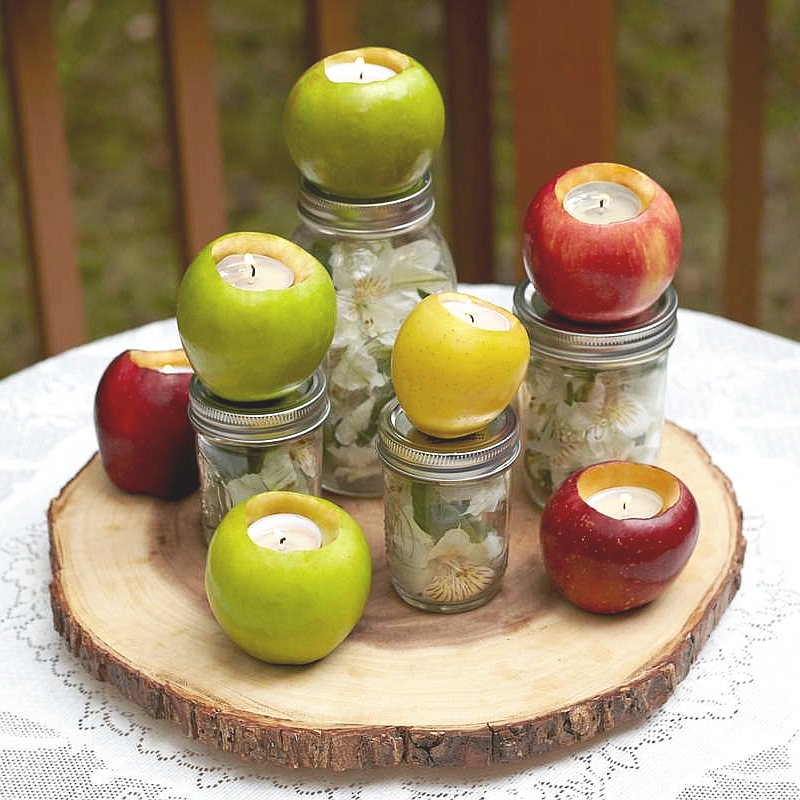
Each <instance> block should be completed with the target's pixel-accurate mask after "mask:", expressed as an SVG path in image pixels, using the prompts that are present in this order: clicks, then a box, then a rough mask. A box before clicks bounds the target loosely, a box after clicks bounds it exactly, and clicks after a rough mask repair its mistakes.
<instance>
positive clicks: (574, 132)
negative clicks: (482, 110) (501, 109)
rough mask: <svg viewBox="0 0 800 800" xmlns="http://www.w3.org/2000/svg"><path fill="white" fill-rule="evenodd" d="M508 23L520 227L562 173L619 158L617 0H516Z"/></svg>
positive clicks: (517, 210) (511, 1)
mask: <svg viewBox="0 0 800 800" xmlns="http://www.w3.org/2000/svg"><path fill="white" fill-rule="evenodd" d="M744 1H745V2H747V0H744ZM508 27H509V45H510V56H511V85H512V90H511V94H512V97H511V102H512V108H513V113H514V137H513V138H514V151H515V154H516V174H517V185H516V190H515V207H516V215H517V221H518V226H519V228H520V229H521V226H522V222H523V220H524V218H525V212H526V211H527V208H528V205H529V203H530V201H531V200H532V199H533V197H534V195H535V194H536V192H538V191H539V189H540V188H541V187H542V186H543V185H544V184H545V183H547V181H549V180H550V179H551V178H553V177H554V176H555V175H556V174H557V173H559V172H561V171H562V170H565V169H569V168H570V167H573V166H576V165H578V164H583V163H587V162H590V161H610V160H613V158H614V151H615V113H614V62H615V52H616V42H615V28H614V8H613V0H591V2H585V0H558V2H531V0H509V20H508Z"/></svg>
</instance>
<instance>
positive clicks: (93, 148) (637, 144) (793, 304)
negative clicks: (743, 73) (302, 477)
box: [0, 0, 800, 376]
mask: <svg viewBox="0 0 800 800" xmlns="http://www.w3.org/2000/svg"><path fill="white" fill-rule="evenodd" d="M211 7H212V23H213V32H214V47H215V80H216V89H217V95H218V100H219V108H220V115H221V134H222V145H223V159H224V169H225V176H226V191H227V200H228V205H229V228H230V229H231V230H237V229H259V230H268V231H272V232H274V233H278V234H281V235H284V236H288V235H290V234H291V231H292V229H293V227H294V225H295V219H296V217H295V198H296V187H297V174H296V171H295V168H294V166H293V164H292V163H291V161H290V159H289V156H288V153H287V151H286V148H285V146H284V143H283V141H282V138H281V133H280V121H281V113H282V107H283V101H284V98H285V96H286V95H287V93H288V91H289V89H290V88H291V86H292V84H293V82H294V81H295V79H296V78H297V77H298V76H299V74H300V73H301V71H302V70H303V69H304V67H305V66H307V62H306V56H305V47H304V41H305V39H304V35H305V34H304V15H303V10H304V3H303V2H300V0H294V1H293V2H286V1H285V0H213V1H212V5H211ZM361 9H362V13H361V17H360V20H359V35H360V38H361V40H362V41H363V42H365V43H376V44H384V45H387V46H391V47H395V48H396V49H398V50H401V51H404V52H408V53H410V54H412V55H414V56H415V57H416V58H417V59H418V60H420V61H421V62H422V63H424V64H425V65H426V66H427V67H428V69H429V70H430V71H431V72H432V73H433V75H434V77H435V78H436V80H437V81H438V82H439V84H440V86H442V88H443V90H444V89H445V88H446V86H447V80H448V78H449V76H448V75H447V74H446V65H445V58H444V49H443V44H442V42H443V30H442V28H443V13H442V9H441V3H440V2H438V0H406V1H405V2H402V3H400V2H395V3H385V2H379V0H362V3H361ZM615 11H616V18H617V36H618V46H617V105H618V115H617V125H618V152H617V160H618V161H621V162H623V163H627V164H631V165H633V166H636V167H638V168H639V169H642V170H643V171H645V172H647V173H648V174H650V175H652V176H653V177H654V178H656V180H658V181H659V182H660V183H661V184H662V185H663V186H664V187H665V188H666V189H667V190H668V191H669V192H670V194H671V195H672V197H673V198H674V200H675V202H676V205H677V206H678V209H679V211H680V213H681V217H682V220H683V224H684V255H683V260H682V263H681V266H680V268H679V271H678V276H677V279H676V284H677V288H678V291H679V295H680V299H681V304H682V305H683V306H685V307H689V308H697V309H702V310H706V311H711V312H718V311H719V308H720V305H719V304H720V292H721V285H720V284H721V260H722V257H723V252H722V250H723V237H724V217H723V213H724V208H723V191H724V183H725V146H726V138H725V137H726V65H725V61H726V30H727V22H728V14H729V3H728V2H727V1H726V0H701V1H700V2H696V0H660V1H659V0H616V3H615ZM492 12H493V14H492V16H493V18H492V32H491V35H492V52H493V88H494V97H495V99H494V103H493V107H492V114H493V127H494V130H495V141H494V159H495V186H494V187H493V191H494V197H495V207H496V210H495V220H494V222H495V231H496V248H495V249H496V269H497V273H498V275H500V276H501V278H502V279H503V280H504V281H505V282H508V283H512V282H514V281H515V280H516V270H517V265H518V262H519V255H518V253H517V252H516V248H517V245H516V236H515V211H514V206H513V189H514V162H513V148H512V142H511V126H512V114H513V109H512V108H511V107H510V103H509V99H508V51H507V38H508V37H507V8H506V2H505V0H495V2H494V3H493V5H492ZM54 13H55V25H56V34H57V42H58V52H59V59H60V62H59V68H60V78H61V83H62V91H63V97H64V106H65V113H66V117H67V134H68V143H69V149H70V153H71V159H72V174H71V180H72V186H73V194H74V198H75V215H76V222H77V225H78V234H79V244H80V267H81V272H82V276H83V281H84V288H85V295H86V305H87V309H88V312H89V319H88V324H89V335H90V336H91V337H98V336H103V335H106V334H110V333H113V332H116V331H119V330H124V329H126V328H129V327H132V326H135V325H139V324H142V323H145V322H148V321H150V320H153V319H159V318H163V317H168V316H171V315H172V314H173V311H174V298H175V290H176V286H177V281H178V276H179V274H180V269H181V267H182V266H183V265H181V264H180V263H179V256H178V251H177V247H176V242H175V236H174V211H173V201H174V197H173V192H172V186H171V171H170V170H171V166H170V161H169V151H168V146H167V140H166V133H165V113H164V107H163V99H162V92H161V84H162V80H161V79H162V66H161V62H160V56H159V49H158V31H157V26H158V20H157V16H156V14H155V12H154V4H153V3H152V2H150V1H149V0H117V2H114V3H103V2H100V0H55V2H54ZM799 41H800V0H772V1H771V3H770V62H769V86H768V108H767V114H766V120H765V124H766V147H765V157H766V167H765V177H764V185H763V186H762V187H754V192H762V193H763V195H764V197H765V212H764V219H765V225H764V236H763V241H762V275H763V281H762V291H761V296H760V298H759V304H760V305H759V309H760V314H761V324H762V326H763V327H764V328H766V329H768V330H771V331H774V332H776V333H780V334H783V335H787V336H790V337H793V338H800V258H799V257H798V253H800V226H798V225H797V223H796V220H797V217H798V211H800V158H798V156H800V147H799V145H800V48H798V46H797V43H798V42H799ZM531 46H535V37H532V41H531ZM754 124H758V123H757V121H754ZM446 174H447V151H446V148H445V149H444V151H443V153H442V154H441V156H440V157H439V160H438V162H437V164H436V169H435V180H436V187H437V196H438V199H439V212H438V214H439V221H440V224H441V225H442V227H443V229H444V231H445V235H446V236H448V238H450V237H452V236H453V235H457V234H456V233H455V232H452V231H451V230H450V226H449V222H448V219H447V212H448V207H447V194H446ZM15 181H16V175H15V166H14V148H13V142H12V141H11V130H10V112H9V103H8V94H7V85H6V83H5V82H0V342H2V344H0V376H1V375H4V374H7V373H9V372H11V371H14V370H17V369H19V368H21V367H23V366H25V365H26V364H29V363H31V362H33V361H34V360H36V359H37V357H38V347H39V345H38V342H37V339H36V333H35V327H34V320H35V315H34V309H33V307H32V303H31V302H30V299H29V296H30V278H29V274H28V269H27V254H26V248H25V241H24V237H23V235H22V231H21V216H20V207H19V196H18V192H17V188H16V182H15Z"/></svg>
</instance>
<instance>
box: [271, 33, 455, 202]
mask: <svg viewBox="0 0 800 800" xmlns="http://www.w3.org/2000/svg"><path fill="white" fill-rule="evenodd" d="M359 56H360V57H362V58H363V59H364V61H366V62H368V63H372V64H380V65H382V66H385V67H390V68H391V69H393V70H394V71H395V72H396V73H397V74H396V75H394V76H392V77H390V78H387V79H386V80H381V81H374V82H372V83H334V82H333V81H331V80H329V79H328V77H327V76H326V75H325V65H326V64H327V63H341V62H348V61H355V59H356V58H358V57H359ZM444 120H445V111H444V102H443V100H442V96H441V94H440V92H439V88H438V87H437V85H436V82H435V81H434V80H433V78H432V77H431V75H430V73H429V72H428V71H427V70H426V69H425V68H424V67H423V66H422V65H421V64H419V63H418V62H417V61H415V60H414V59H413V58H410V57H409V56H407V55H404V54H403V53H399V52H397V51H396V50H391V49H389V48H385V47H362V48H359V49H356V50H346V51H343V52H341V53H336V54H334V55H330V56H328V57H327V58H324V59H322V60H321V61H319V62H317V63H316V64H314V65H313V66H312V67H309V69H307V70H306V71H305V72H304V73H303V74H302V75H301V76H300V78H299V79H298V80H297V82H296V83H295V85H294V86H293V87H292V90H291V92H290V93H289V97H288V99H287V101H286V107H285V110H284V118H283V131H284V138H285V140H286V145H287V147H288V149H289V153H290V154H291V157H292V159H293V160H294V163H295V164H296V165H297V168H298V169H299V170H300V172H301V174H302V175H303V176H304V177H305V178H306V179H307V180H309V181H310V182H311V183H313V184H316V185H317V186H319V187H320V188H321V189H322V190H323V191H325V192H326V193H328V194H332V195H336V196H338V197H342V198H352V199H356V200H358V199H371V198H384V197H391V196H394V195H398V194H402V193H403V192H404V191H406V190H408V189H410V188H411V187H412V186H414V185H415V184H417V183H418V182H419V181H420V180H421V179H422V178H423V176H424V175H425V173H426V171H427V170H428V168H429V167H430V164H431V162H432V161H433V158H434V156H435V155H436V152H437V150H438V149H439V146H440V145H441V143H442V137H443V136H444Z"/></svg>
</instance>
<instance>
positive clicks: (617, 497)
mask: <svg viewBox="0 0 800 800" xmlns="http://www.w3.org/2000/svg"><path fill="white" fill-rule="evenodd" d="M586 502H587V504H588V505H590V506H591V507H592V508H593V509H595V510H596V511H599V512H600V513H601V514H605V515H606V516H607V517H611V518H612V519H649V518H651V517H654V516H656V514H658V513H659V512H660V511H661V508H662V506H663V505H664V500H663V498H662V497H661V495H660V494H658V492H654V491H653V490H652V489H645V488H644V487H643V486H612V487H610V488H608V489H602V490H601V491H599V492H597V493H596V494H593V495H592V496H591V497H589V498H588V499H587V500H586Z"/></svg>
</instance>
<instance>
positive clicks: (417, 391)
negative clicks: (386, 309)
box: [392, 292, 530, 439]
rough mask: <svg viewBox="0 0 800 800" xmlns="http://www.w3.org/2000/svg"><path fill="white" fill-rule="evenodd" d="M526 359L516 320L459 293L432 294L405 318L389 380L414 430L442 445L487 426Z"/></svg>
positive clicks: (522, 334) (526, 350)
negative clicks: (435, 439)
mask: <svg viewBox="0 0 800 800" xmlns="http://www.w3.org/2000/svg"><path fill="white" fill-rule="evenodd" d="M529 355H530V342H529V341H528V334H527V332H526V331H525V328H524V327H523V326H522V324H521V323H520V321H519V320H518V319H517V318H516V317H515V316H514V315H513V314H511V313H509V312H508V311H506V310H505V309H503V308H500V307H499V306H496V305H494V304H492V303H489V302H487V301H485V300H481V299H479V298H477V297H472V296H471V295H468V294H463V293H460V292H440V293H439V294H432V295H429V296H428V297H426V298H425V299H424V300H422V301H421V302H420V303H418V304H417V305H416V306H415V307H414V309H413V310H412V311H411V313H410V314H409V315H408V316H407V317H406V319H405V320H404V322H403V324H402V325H401V326H400V330H399V331H398V333H397V339H396V340H395V343H394V349H393V351H392V381H393V383H394V389H395V393H396V394H397V399H398V400H399V401H400V405H401V406H402V407H403V410H404V411H405V412H406V415H407V416H408V418H409V419H410V420H411V422H412V424H413V425H414V426H415V427H416V428H418V429H419V430H421V431H422V432H423V433H427V434H428V435H429V436H436V437H439V438H443V439H451V438H455V437H458V436H466V435H467V434H470V433H474V432H476V431H478V430H480V429H481V428H484V427H485V426H486V425H488V424H489V423H490V422H491V421H492V420H493V419H495V417H497V416H498V415H499V414H500V413H501V412H502V411H503V409H504V408H505V407H506V406H507V405H508V404H509V403H510V402H511V401H512V400H513V399H514V395H515V394H516V391H517V389H518V388H519V385H520V383H521V381H522V379H523V377H524V376H525V371H526V368H527V366H528V358H529Z"/></svg>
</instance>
